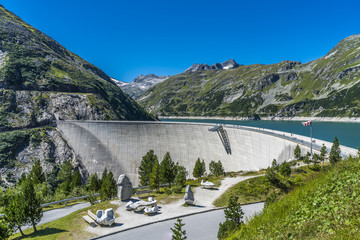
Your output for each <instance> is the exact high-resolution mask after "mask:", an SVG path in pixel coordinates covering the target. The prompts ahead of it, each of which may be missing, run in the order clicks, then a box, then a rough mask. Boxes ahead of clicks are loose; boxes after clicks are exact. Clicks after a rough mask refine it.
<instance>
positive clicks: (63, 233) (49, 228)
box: [10, 201, 119, 240]
mask: <svg viewBox="0 0 360 240" xmlns="http://www.w3.org/2000/svg"><path fill="white" fill-rule="evenodd" d="M117 207H118V206H117V205H113V204H111V203H110V201H106V202H103V203H99V204H96V205H94V206H90V207H88V208H85V209H81V210H79V211H76V212H73V213H71V214H69V215H68V216H66V217H63V218H60V219H58V220H55V221H53V222H49V223H45V224H43V225H40V226H38V227H37V229H38V231H37V232H36V233H35V232H34V230H33V229H32V228H30V229H26V230H24V233H25V234H26V236H25V237H21V234H20V233H17V234H15V235H13V236H11V238H10V239H34V240H42V239H44V240H52V239H64V240H67V239H87V238H90V237H93V236H95V235H94V234H91V233H89V232H86V231H85V230H84V229H85V228H86V227H87V226H88V224H87V223H86V222H85V221H84V219H83V218H82V216H84V215H87V211H88V210H90V211H92V212H93V213H95V212H96V211H97V210H99V209H102V210H104V209H107V208H113V209H114V210H116V209H117ZM116 217H119V216H118V215H116Z"/></svg>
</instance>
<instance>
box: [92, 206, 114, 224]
mask: <svg viewBox="0 0 360 240" xmlns="http://www.w3.org/2000/svg"><path fill="white" fill-rule="evenodd" d="M96 222H97V223H99V224H101V225H106V226H111V225H112V224H113V223H114V222H115V215H114V211H113V209H112V208H109V209H106V210H105V211H103V210H98V211H97V212H96Z"/></svg>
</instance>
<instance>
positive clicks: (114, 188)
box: [107, 171, 117, 199]
mask: <svg viewBox="0 0 360 240" xmlns="http://www.w3.org/2000/svg"><path fill="white" fill-rule="evenodd" d="M107 178H108V182H109V183H110V188H109V198H110V199H111V198H114V197H116V196H117V185H116V180H115V179H114V175H113V173H112V172H111V171H110V172H109V174H108V176H107Z"/></svg>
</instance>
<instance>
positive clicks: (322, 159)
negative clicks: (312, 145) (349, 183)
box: [319, 144, 327, 166]
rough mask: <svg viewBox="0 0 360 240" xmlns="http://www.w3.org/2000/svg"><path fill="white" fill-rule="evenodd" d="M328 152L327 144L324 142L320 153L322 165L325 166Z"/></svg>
mask: <svg viewBox="0 0 360 240" xmlns="http://www.w3.org/2000/svg"><path fill="white" fill-rule="evenodd" d="M326 153H327V151H326V147H325V144H323V145H322V147H321V150H320V155H319V159H320V161H322V166H324V161H325V156H326Z"/></svg>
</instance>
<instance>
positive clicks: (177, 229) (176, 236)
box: [170, 218, 187, 240]
mask: <svg viewBox="0 0 360 240" xmlns="http://www.w3.org/2000/svg"><path fill="white" fill-rule="evenodd" d="M183 226H185V223H182V219H181V218H178V219H177V220H176V222H175V223H174V228H170V229H171V231H172V232H173V234H172V238H171V239H172V240H185V239H187V237H186V230H183V229H182V227H183Z"/></svg>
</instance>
